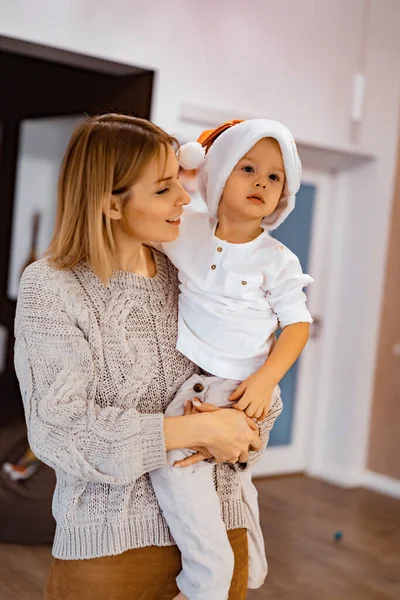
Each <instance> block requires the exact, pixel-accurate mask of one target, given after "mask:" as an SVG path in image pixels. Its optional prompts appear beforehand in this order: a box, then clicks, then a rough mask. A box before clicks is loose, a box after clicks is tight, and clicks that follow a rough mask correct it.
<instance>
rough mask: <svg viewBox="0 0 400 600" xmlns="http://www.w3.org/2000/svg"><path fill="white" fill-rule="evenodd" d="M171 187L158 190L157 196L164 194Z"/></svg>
mask: <svg viewBox="0 0 400 600" xmlns="http://www.w3.org/2000/svg"><path fill="white" fill-rule="evenodd" d="M168 190H169V188H164V189H162V190H160V191H159V192H156V194H157V196H162V195H163V194H165V193H166V192H168Z"/></svg>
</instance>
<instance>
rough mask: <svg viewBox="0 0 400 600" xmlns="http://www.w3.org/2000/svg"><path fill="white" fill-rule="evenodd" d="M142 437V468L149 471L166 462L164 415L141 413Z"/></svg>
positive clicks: (164, 464) (144, 471)
mask: <svg viewBox="0 0 400 600" xmlns="http://www.w3.org/2000/svg"><path fill="white" fill-rule="evenodd" d="M140 431H141V438H142V470H143V473H149V472H150V471H154V470H155V469H160V468H161V467H165V466H166V464H167V451H166V448H165V434H164V415H162V414H155V415H142V416H141V417H140Z"/></svg>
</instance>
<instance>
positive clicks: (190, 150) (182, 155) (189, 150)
mask: <svg viewBox="0 0 400 600" xmlns="http://www.w3.org/2000/svg"><path fill="white" fill-rule="evenodd" d="M205 155H206V151H205V148H203V146H202V145H201V144H199V142H188V143H187V144H183V145H182V146H181V147H180V148H179V150H178V163H179V165H180V166H181V167H182V168H183V169H198V168H199V167H200V165H201V163H202V162H203V160H204V157H205Z"/></svg>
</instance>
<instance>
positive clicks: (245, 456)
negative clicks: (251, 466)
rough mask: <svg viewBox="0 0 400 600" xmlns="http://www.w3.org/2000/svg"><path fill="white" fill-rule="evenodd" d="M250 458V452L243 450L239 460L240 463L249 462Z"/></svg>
mask: <svg viewBox="0 0 400 600" xmlns="http://www.w3.org/2000/svg"><path fill="white" fill-rule="evenodd" d="M248 460H249V453H248V452H242V454H241V455H240V456H239V458H238V462H240V463H247V461H248Z"/></svg>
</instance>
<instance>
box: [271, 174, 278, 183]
mask: <svg viewBox="0 0 400 600" xmlns="http://www.w3.org/2000/svg"><path fill="white" fill-rule="evenodd" d="M269 178H270V179H272V181H279V175H275V173H272V174H271V175H270V176H269Z"/></svg>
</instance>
